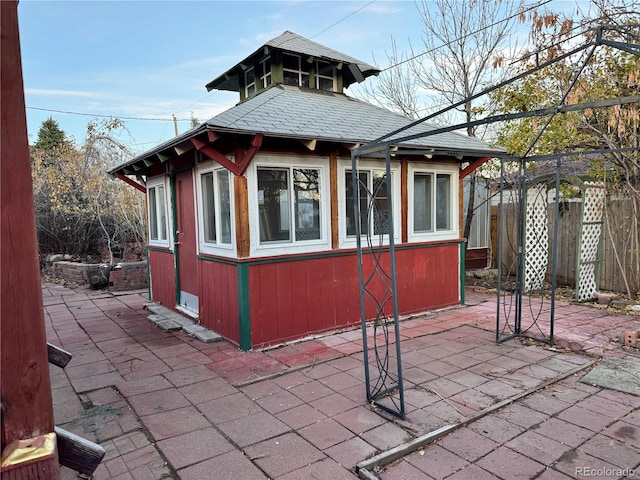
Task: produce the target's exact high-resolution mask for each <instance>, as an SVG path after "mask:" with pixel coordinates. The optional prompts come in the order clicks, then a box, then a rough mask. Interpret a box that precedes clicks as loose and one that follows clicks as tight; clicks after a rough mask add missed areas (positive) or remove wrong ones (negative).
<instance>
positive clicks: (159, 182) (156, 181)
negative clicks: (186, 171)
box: [147, 175, 173, 248]
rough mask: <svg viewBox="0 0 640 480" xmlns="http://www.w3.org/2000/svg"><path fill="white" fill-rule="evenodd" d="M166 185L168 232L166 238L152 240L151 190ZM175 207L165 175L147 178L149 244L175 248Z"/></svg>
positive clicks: (166, 222) (165, 200) (165, 205)
mask: <svg viewBox="0 0 640 480" xmlns="http://www.w3.org/2000/svg"><path fill="white" fill-rule="evenodd" d="M159 186H161V187H164V207H165V232H166V234H167V239H166V240H152V239H151V206H150V203H149V190H150V189H152V188H156V187H159ZM172 213H173V209H172V204H171V192H170V188H169V182H168V179H167V177H166V176H165V175H162V176H160V177H154V178H150V179H147V222H148V225H149V227H148V231H149V232H148V235H149V245H150V246H154V247H165V248H173V235H172V232H173V228H172V225H173V217H172Z"/></svg>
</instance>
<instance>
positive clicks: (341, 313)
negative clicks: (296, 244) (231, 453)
mask: <svg viewBox="0 0 640 480" xmlns="http://www.w3.org/2000/svg"><path fill="white" fill-rule="evenodd" d="M453 260H455V261H453ZM383 263H384V264H385V268H387V271H388V263H389V257H388V255H385V256H384V258H383ZM370 264H371V263H370V261H369V259H368V258H367V257H365V262H364V265H365V269H368V268H369V266H370ZM396 267H397V287H398V304H399V305H398V308H399V311H400V314H401V315H402V314H408V313H413V312H419V311H424V310H429V309H436V308H442V307H446V306H450V305H456V304H458V303H459V302H460V291H459V288H460V271H459V246H458V244H457V243H455V244H451V245H444V246H442V245H438V246H428V245H426V246H424V247H420V248H410V249H402V250H397V251H396ZM366 275H367V272H365V276H366ZM370 289H371V290H372V291H373V292H375V293H376V294H379V293H380V292H381V291H382V283H381V281H380V280H377V279H374V281H373V282H372V283H371V285H370ZM249 294H250V299H249V300H250V304H251V342H252V345H253V347H254V348H255V347H260V346H265V345H268V344H273V343H279V342H283V341H286V340H291V339H295V338H299V337H303V336H306V335H310V334H313V333H319V332H323V331H329V330H333V329H337V328H343V327H346V326H349V325H353V324H357V323H358V322H359V320H360V299H359V294H358V270H357V260H356V254H355V252H354V253H352V254H349V255H340V256H328V257H325V258H316V259H308V258H307V259H305V258H301V259H300V260H293V261H292V260H291V259H289V260H288V261H283V262H279V263H275V262H274V263H265V264H255V265H251V266H250V268H249ZM387 312H388V313H391V312H392V304H391V303H389V304H388V308H387ZM373 315H374V309H373V307H372V306H371V305H370V304H367V318H372V317H373Z"/></svg>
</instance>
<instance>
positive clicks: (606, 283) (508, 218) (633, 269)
mask: <svg viewBox="0 0 640 480" xmlns="http://www.w3.org/2000/svg"><path fill="white" fill-rule="evenodd" d="M581 207H582V203H581V202H579V201H571V202H563V203H561V204H560V216H559V223H558V258H557V277H556V278H557V282H558V284H559V285H569V286H575V281H576V266H577V262H578V245H579V235H580V225H581V222H580V216H581ZM516 208H517V207H516V205H515V204H506V205H505V206H504V211H503V215H504V221H503V241H502V259H503V272H506V271H508V270H509V267H510V266H511V265H512V262H513V260H514V258H515V249H514V245H515V241H516V224H517V222H516V221H515V220H516V216H515V210H516ZM548 218H549V252H551V242H552V241H553V222H554V205H553V204H550V205H549V206H548ZM639 224H640V214H639V212H638V211H637V209H636V207H635V206H634V202H633V201H632V199H629V198H623V199H608V200H607V203H606V206H605V222H604V225H603V232H602V243H601V258H602V264H601V269H600V284H599V290H602V291H612V292H618V293H624V294H626V293H627V292H630V293H631V294H632V295H637V294H638V292H639V291H640V247H639V245H640V232H639V229H638V225H639ZM491 232H492V235H491V243H492V251H493V259H492V260H493V261H492V266H493V267H494V268H497V257H498V255H497V253H498V235H497V233H498V206H493V207H492V211H491ZM622 272H624V274H623V273H622ZM550 273H551V260H549V267H548V269H547V277H548V278H549V277H550Z"/></svg>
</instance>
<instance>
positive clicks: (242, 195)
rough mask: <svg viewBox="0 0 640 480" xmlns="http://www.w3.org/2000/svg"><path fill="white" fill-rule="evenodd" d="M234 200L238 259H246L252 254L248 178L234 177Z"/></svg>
mask: <svg viewBox="0 0 640 480" xmlns="http://www.w3.org/2000/svg"><path fill="white" fill-rule="evenodd" d="M233 199H234V203H235V216H236V248H237V250H238V257H239V258H246V257H248V256H249V255H250V253H251V235H250V232H249V194H248V191H247V177H244V176H236V177H233Z"/></svg>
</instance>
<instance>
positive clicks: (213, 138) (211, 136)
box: [207, 130, 222, 143]
mask: <svg viewBox="0 0 640 480" xmlns="http://www.w3.org/2000/svg"><path fill="white" fill-rule="evenodd" d="M221 136H222V135H220V134H219V133H218V132H214V131H212V130H208V131H207V138H208V139H209V143H213V142H215V141H216V140H218V139H219V138H220V137H221Z"/></svg>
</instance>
